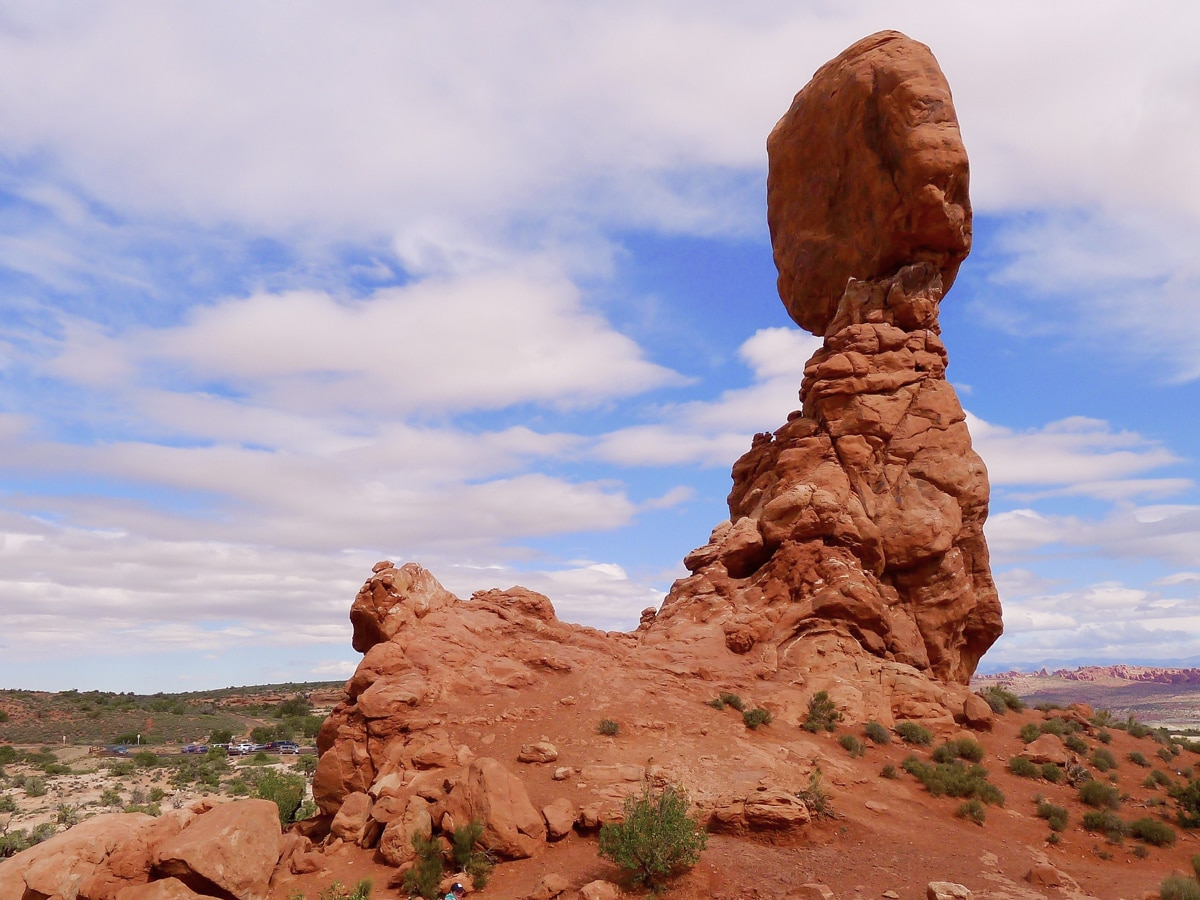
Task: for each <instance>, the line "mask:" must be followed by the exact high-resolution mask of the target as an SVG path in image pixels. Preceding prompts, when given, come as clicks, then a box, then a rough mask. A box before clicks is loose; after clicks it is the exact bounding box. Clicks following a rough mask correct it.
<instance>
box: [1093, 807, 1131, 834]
mask: <svg viewBox="0 0 1200 900" xmlns="http://www.w3.org/2000/svg"><path fill="white" fill-rule="evenodd" d="M1083 828H1084V830H1085V831H1090V832H1093V833H1096V832H1099V833H1100V834H1104V835H1106V836H1107V837H1108V839H1109V840H1110V841H1119V840H1120V839H1121V838H1123V837H1125V835H1127V834H1129V826H1128V825H1126V824H1125V823H1124V822H1122V821H1121V820H1120V819H1119V818H1117V816H1116V815H1114V814H1113V813H1112V812H1111V811H1110V810H1107V809H1089V810H1088V811H1087V812H1085V813H1084V814H1083Z"/></svg>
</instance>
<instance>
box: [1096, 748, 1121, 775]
mask: <svg viewBox="0 0 1200 900" xmlns="http://www.w3.org/2000/svg"><path fill="white" fill-rule="evenodd" d="M1092 766H1093V767H1094V768H1096V769H1097V770H1099V771H1101V772H1107V771H1109V770H1110V769H1115V768H1116V767H1117V761H1116V760H1115V759H1113V755H1112V754H1111V753H1109V752H1108V751H1107V750H1106V749H1104V748H1103V747H1097V748H1096V749H1095V750H1093V751H1092Z"/></svg>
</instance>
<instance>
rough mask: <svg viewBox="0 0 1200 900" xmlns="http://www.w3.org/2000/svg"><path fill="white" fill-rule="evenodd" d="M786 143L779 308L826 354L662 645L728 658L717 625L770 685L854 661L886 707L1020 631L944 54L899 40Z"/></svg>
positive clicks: (810, 108)
mask: <svg viewBox="0 0 1200 900" xmlns="http://www.w3.org/2000/svg"><path fill="white" fill-rule="evenodd" d="M767 146H768V152H769V156H770V176H769V180H768V217H769V219H770V223H771V234H772V241H773V244H774V248H775V258H776V262H777V264H778V267H779V271H780V276H779V287H780V295H781V296H782V298H783V301H784V304H785V305H786V306H787V308H788V311H789V312H790V313H791V315H792V317H793V318H794V319H795V320H796V321H797V322H799V323H800V324H801V325H803V326H804V327H805V328H808V329H809V330H811V331H813V332H814V333H816V334H818V335H823V336H824V338H825V342H824V346H823V347H822V348H821V349H820V350H818V351H817V353H816V354H815V355H814V356H813V358H812V360H810V361H809V364H808V366H807V367H806V369H805V376H804V382H803V384H802V385H801V391H800V396H801V401H802V409H801V410H800V411H798V412H796V413H794V414H793V415H792V416H790V417H789V421H788V422H787V423H786V424H785V425H783V426H782V427H780V428H779V429H778V430H776V431H775V432H774V433H773V434H771V433H764V434H760V435H758V436H756V437H755V439H754V444H753V446H752V447H751V449H750V451H749V452H748V453H747V454H746V455H745V456H743V457H742V458H741V459H740V460H738V461H737V463H736V464H735V465H734V468H733V480H734V486H733V490H732V491H731V493H730V495H729V511H730V521H729V522H726V523H724V524H722V525H720V526H718V527H717V529H716V530H714V532H713V535H712V537H711V539H710V540H709V543H708V545H707V546H705V547H702V548H700V549H698V550H696V551H694V552H693V553H691V554H690V555H689V556H688V557H687V559H686V560H685V563H686V564H687V566H688V568H689V569H690V570H691V571H692V572H693V573H694V574H693V575H692V576H691V577H690V578H687V579H684V580H682V581H680V582H679V583H677V584H676V585H675V587H674V588H673V589H672V591H671V594H670V596H669V597H668V598H667V601H666V603H665V604H664V605H663V609H662V611H661V612H660V613H659V615H658V616H657V618H656V620H655V622H654V624H653V625H652V626H650V627H649V628H648V629H647V637H646V640H647V641H648V642H654V643H658V644H664V643H666V644H669V643H671V642H672V641H675V642H678V641H680V640H686V641H690V642H692V643H694V644H695V646H696V647H697V648H698V649H699V648H701V647H704V648H706V649H705V651H704V652H707V653H712V652H714V648H713V643H714V642H713V640H712V633H713V632H714V631H716V630H718V629H719V631H720V632H721V634H722V636H723V641H724V645H725V647H727V648H728V649H729V650H730V651H732V652H734V653H749V652H750V651H751V650H754V649H755V648H757V652H758V653H759V654H760V656H761V657H762V659H763V661H764V664H765V665H766V666H767V667H768V668H769V669H771V670H775V669H790V670H793V671H800V672H804V671H812V670H813V669H814V666H816V668H817V669H819V670H822V671H825V672H835V671H836V670H837V669H838V668H839V667H840V668H842V669H845V670H846V672H847V673H848V674H849V673H855V672H856V673H857V677H859V678H863V677H864V676H865V680H867V681H879V680H880V679H882V680H883V682H884V683H885V687H884V690H883V692H882V693H883V694H884V695H886V694H888V693H889V691H890V690H891V689H890V687H888V686H887V684H886V683H887V682H888V681H889V680H892V679H894V678H895V677H902V678H904V677H907V676H906V675H905V674H904V670H907V671H909V672H911V671H912V670H914V669H915V670H917V671H918V672H920V673H923V674H925V675H928V676H932V677H933V678H934V679H937V680H938V681H940V682H944V683H946V684H948V685H955V684H960V685H965V684H966V683H967V682H968V681H969V679H970V676H971V674H972V673H973V672H974V671H975V666H976V664H977V663H978V661H979V658H980V657H981V656H982V655H983V653H984V652H985V651H986V650H987V648H988V647H990V646H991V644H992V643H993V642H994V641H995V640H996V638H997V637H998V636H999V635H1000V631H1001V622H1000V604H999V600H998V598H997V596H996V589H995V586H994V584H993V583H992V578H991V573H990V570H989V567H988V552H987V545H986V543H985V542H984V537H983V523H984V520H985V518H986V517H987V504H988V482H987V473H986V470H985V468H984V465H983V462H982V460H980V458H979V457H978V456H977V455H976V454H975V453H974V451H972V449H971V440H970V436H969V435H968V433H967V427H966V423H965V417H964V415H963V411H962V407H961V406H960V405H959V402H958V398H957V397H956V396H955V393H954V389H953V388H952V387H951V386H950V385H949V383H948V382H947V381H946V377H945V371H946V364H947V356H946V349H945V347H944V346H943V344H942V342H941V340H940V338H939V337H938V331H939V329H938V322H937V315H938V307H939V304H940V302H941V300H942V297H943V295H944V293H945V290H946V288H947V287H948V286H949V283H950V282H951V281H952V280H953V278H954V276H955V274H956V272H957V271H958V267H959V264H960V263H961V262H962V260H963V258H964V257H965V256H966V254H967V251H968V249H969V247H970V238H971V215H970V203H969V200H968V197H967V158H966V153H965V151H964V150H963V146H962V142H961V140H960V138H959V134H958V126H957V122H956V120H955V116H954V107H953V105H952V103H951V100H950V91H949V88H948V87H947V85H946V82H945V79H944V78H943V77H942V74H941V72H940V70H939V69H938V67H937V63H936V62H935V60H934V59H933V56H932V55H931V54H930V52H929V50H928V48H926V47H925V46H923V45H922V44H918V43H916V42H915V41H911V40H909V39H908V38H906V37H904V36H903V35H901V34H898V33H896V32H881V33H880V34H877V35H874V36H872V37H870V38H867V39H865V40H863V41H860V42H859V43H857V44H855V45H854V46H853V47H851V48H850V49H848V50H847V51H846V52H845V53H843V54H842V55H841V56H839V57H838V58H837V59H835V60H833V61H832V62H830V63H828V64H826V65H825V66H823V67H822V68H821V69H820V70H819V71H818V72H817V74H816V75H815V76H814V78H813V80H812V81H811V82H810V83H809V84H808V86H807V87H805V88H804V90H802V91H801V92H800V93H799V94H798V95H797V96H796V100H795V102H794V103H793V104H792V107H791V109H790V110H789V111H788V113H787V114H786V115H785V116H784V117H783V119H782V120H781V121H780V122H779V124H778V125H777V126H776V127H775V130H774V131H773V132H772V133H771V136H770V138H769V139H768V142H767ZM679 620H682V624H680V625H677V624H676V623H677V621H679ZM705 632H707V634H706V633H705ZM838 657H841V660H840V661H839V660H838ZM847 657H856V658H858V659H857V661H855V662H850V661H849V660H847ZM863 657H871V658H872V659H874V660H879V661H881V662H882V663H888V664H892V663H898V664H901V665H902V666H903V669H897V668H896V667H895V666H892V665H887V666H884V667H883V668H881V667H880V665H879V664H877V663H875V662H873V661H872V660H864V659H863ZM889 671H890V673H891V674H889ZM893 693H894V692H893ZM960 695H961V694H960ZM943 702H945V701H943ZM868 705H871V704H869V703H868ZM892 711H893V712H895V713H899V712H901V711H902V709H901V708H899V707H896V705H895V704H893V710H892ZM909 711H910V712H911V709H910V710H909Z"/></svg>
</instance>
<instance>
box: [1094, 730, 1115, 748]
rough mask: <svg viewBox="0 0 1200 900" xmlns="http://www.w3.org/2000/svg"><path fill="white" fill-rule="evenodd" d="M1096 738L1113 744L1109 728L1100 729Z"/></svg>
mask: <svg viewBox="0 0 1200 900" xmlns="http://www.w3.org/2000/svg"><path fill="white" fill-rule="evenodd" d="M1096 740H1098V741H1099V742H1100V743H1102V744H1111V743H1112V732H1111V731H1109V730H1108V729H1107V728H1101V729H1100V730H1099V731H1097V732H1096Z"/></svg>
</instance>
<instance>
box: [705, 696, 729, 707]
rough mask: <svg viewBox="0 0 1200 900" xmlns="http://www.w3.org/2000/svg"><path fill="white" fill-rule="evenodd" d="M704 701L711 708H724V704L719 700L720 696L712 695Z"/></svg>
mask: <svg viewBox="0 0 1200 900" xmlns="http://www.w3.org/2000/svg"><path fill="white" fill-rule="evenodd" d="M704 702H705V703H706V704H707V705H708V706H711V707H712V708H713V709H724V708H725V704H724V703H722V702H721V698H720V697H713V698H712V699H711V700H705V701H704Z"/></svg>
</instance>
